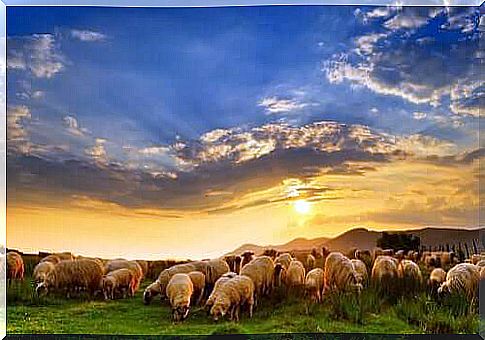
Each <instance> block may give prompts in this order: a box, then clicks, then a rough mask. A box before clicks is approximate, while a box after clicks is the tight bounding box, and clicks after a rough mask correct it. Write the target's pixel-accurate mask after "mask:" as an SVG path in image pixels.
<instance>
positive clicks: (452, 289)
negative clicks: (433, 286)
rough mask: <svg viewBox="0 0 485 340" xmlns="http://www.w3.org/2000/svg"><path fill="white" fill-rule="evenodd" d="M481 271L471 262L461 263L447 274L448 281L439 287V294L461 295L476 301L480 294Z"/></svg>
mask: <svg viewBox="0 0 485 340" xmlns="http://www.w3.org/2000/svg"><path fill="white" fill-rule="evenodd" d="M479 280H480V273H479V270H478V267H477V266H475V265H474V264H470V263H460V264H457V265H456V266H454V267H453V268H451V269H450V270H449V271H448V273H447V274H446V281H445V282H443V283H442V284H441V286H440V287H439V288H438V295H439V296H441V297H442V296H444V295H461V294H463V295H464V296H465V297H466V298H467V299H468V301H470V302H474V301H475V300H476V299H477V295H478V283H479Z"/></svg>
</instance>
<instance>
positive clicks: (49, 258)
mask: <svg viewBox="0 0 485 340" xmlns="http://www.w3.org/2000/svg"><path fill="white" fill-rule="evenodd" d="M40 262H51V263H53V264H58V263H59V262H61V259H60V257H59V256H57V255H47V256H46V257H44V258H43V259H42V260H40Z"/></svg>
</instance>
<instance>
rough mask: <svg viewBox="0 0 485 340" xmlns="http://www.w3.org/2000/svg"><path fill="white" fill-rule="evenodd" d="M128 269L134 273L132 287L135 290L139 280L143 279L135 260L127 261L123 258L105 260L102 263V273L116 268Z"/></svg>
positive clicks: (138, 285)
mask: <svg viewBox="0 0 485 340" xmlns="http://www.w3.org/2000/svg"><path fill="white" fill-rule="evenodd" d="M122 268H126V269H130V270H131V271H133V273H134V274H135V277H134V287H133V289H134V290H135V292H136V291H137V290H138V288H139V287H140V283H141V280H142V279H143V270H142V269H141V267H140V265H139V264H138V263H137V262H136V261H128V260H125V259H115V260H110V261H108V262H106V264H105V265H104V273H107V274H108V273H109V272H112V271H114V270H117V269H122Z"/></svg>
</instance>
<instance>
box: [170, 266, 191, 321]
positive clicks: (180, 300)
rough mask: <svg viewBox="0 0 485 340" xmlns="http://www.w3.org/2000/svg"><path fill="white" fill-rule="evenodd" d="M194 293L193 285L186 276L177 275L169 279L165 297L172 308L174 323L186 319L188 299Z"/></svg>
mask: <svg viewBox="0 0 485 340" xmlns="http://www.w3.org/2000/svg"><path fill="white" fill-rule="evenodd" d="M193 293H194V285H193V284H192V280H191V279H190V276H189V275H188V274H184V273H178V274H175V275H173V276H172V277H171V278H170V281H169V282H168V284H167V288H166V293H165V294H166V295H167V297H168V299H169V300H170V305H171V306H172V317H173V320H174V321H175V322H178V321H182V320H184V319H186V318H187V316H188V315H189V310H190V298H191V297H192V295H193Z"/></svg>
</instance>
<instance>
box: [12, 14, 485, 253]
mask: <svg viewBox="0 0 485 340" xmlns="http://www.w3.org/2000/svg"><path fill="white" fill-rule="evenodd" d="M484 24H485V23H484V19H483V18H481V16H480V13H479V9H478V8H474V7H460V8H458V7H448V8H447V7H372V6H361V7H359V6H259V7H258V6H255V7H228V8H223V7H222V8H102V7H99V8H96V7H8V8H7V76H8V77H7V173H8V177H7V246H8V247H10V248H17V249H21V250H23V251H32V252H36V251H39V250H45V251H64V250H67V251H73V252H74V253H76V254H81V255H87V256H102V257H120V256H121V257H126V258H145V259H159V258H165V257H173V258H206V257H215V256H219V255H221V254H223V253H225V252H228V251H231V250H233V249H234V248H236V247H238V246H240V245H242V244H244V243H256V244H260V245H268V244H281V243H284V242H287V241H290V240H291V239H293V238H296V237H306V238H314V237H321V236H327V237H334V236H336V235H338V234H340V233H343V232H345V231H346V230H349V229H351V228H355V227H366V228H369V229H373V230H399V229H412V228H421V227H426V226H433V227H455V228H476V227H478V226H479V225H480V222H479V217H478V212H479V192H480V187H479V178H480V176H481V171H480V167H479V160H480V159H481V158H482V157H483V156H484V149H483V148H481V147H480V145H481V143H480V137H479V123H480V120H481V114H480V111H481V110H482V109H483V108H484V103H483V92H484V88H485V87H484V83H483V77H481V76H480V75H481V74H483V73H481V69H480V67H481V65H480V59H481V58H483V52H480V49H479V38H480V28H479V26H481V25H484Z"/></svg>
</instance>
